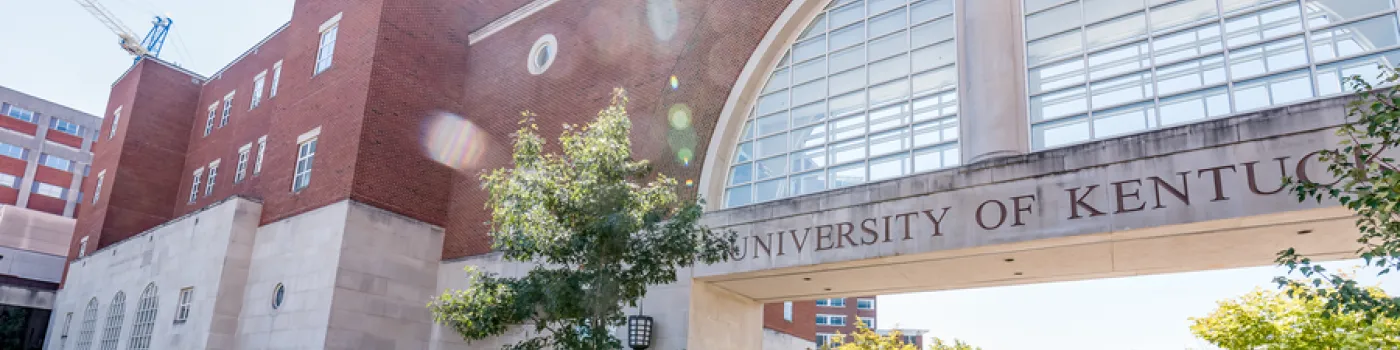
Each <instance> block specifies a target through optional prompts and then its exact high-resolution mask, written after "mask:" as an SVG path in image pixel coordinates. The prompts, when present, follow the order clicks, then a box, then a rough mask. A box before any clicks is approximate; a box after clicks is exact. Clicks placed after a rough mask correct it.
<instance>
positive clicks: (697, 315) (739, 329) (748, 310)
mask: <svg viewBox="0 0 1400 350" xmlns="http://www.w3.org/2000/svg"><path fill="white" fill-rule="evenodd" d="M689 323H690V324H689V331H688V332H686V333H687V334H686V338H687V339H686V344H688V346H686V348H687V349H762V348H763V303H759V302H758V301H755V300H753V299H749V298H746V297H744V296H742V295H738V294H734V293H733V292H730V291H728V290H725V289H724V288H720V287H718V286H715V285H713V284H710V283H706V282H702V281H694V282H693V284H691V288H690V322H689Z"/></svg>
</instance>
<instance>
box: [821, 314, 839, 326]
mask: <svg viewBox="0 0 1400 350" xmlns="http://www.w3.org/2000/svg"><path fill="white" fill-rule="evenodd" d="M817 325H818V326H838V327H839V326H845V325H846V315H826V314H817Z"/></svg>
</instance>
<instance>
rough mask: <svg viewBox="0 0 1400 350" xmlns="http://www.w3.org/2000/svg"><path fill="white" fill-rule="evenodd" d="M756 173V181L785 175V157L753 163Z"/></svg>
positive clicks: (786, 162) (786, 164) (786, 160)
mask: <svg viewBox="0 0 1400 350" xmlns="http://www.w3.org/2000/svg"><path fill="white" fill-rule="evenodd" d="M754 165H755V166H756V168H755V169H754V170H755V171H757V174H755V176H756V177H755V179H756V180H765V179H771V178H774V177H778V176H783V175H787V169H788V168H787V166H788V159H787V157H786V156H777V157H773V158H768V159H764V160H760V161H758V162H755V163H754Z"/></svg>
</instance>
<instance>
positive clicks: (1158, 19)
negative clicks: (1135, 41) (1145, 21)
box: [1150, 0, 1218, 32]
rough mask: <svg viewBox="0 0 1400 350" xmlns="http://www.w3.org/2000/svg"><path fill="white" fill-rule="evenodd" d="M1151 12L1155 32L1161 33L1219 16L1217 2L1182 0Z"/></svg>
mask: <svg viewBox="0 0 1400 350" xmlns="http://www.w3.org/2000/svg"><path fill="white" fill-rule="evenodd" d="M1150 12H1151V13H1152V31H1153V32H1161V31H1164V30H1168V29H1172V28H1175V27H1179V26H1181V25H1183V24H1188V23H1192V22H1196V21H1199V20H1204V19H1207V18H1212V17H1215V16H1216V15H1218V13H1217V12H1216V8H1215V0H1182V1H1177V2H1175V3H1171V4H1167V5H1162V6H1158V7H1154V8H1152V9H1151V10H1150Z"/></svg>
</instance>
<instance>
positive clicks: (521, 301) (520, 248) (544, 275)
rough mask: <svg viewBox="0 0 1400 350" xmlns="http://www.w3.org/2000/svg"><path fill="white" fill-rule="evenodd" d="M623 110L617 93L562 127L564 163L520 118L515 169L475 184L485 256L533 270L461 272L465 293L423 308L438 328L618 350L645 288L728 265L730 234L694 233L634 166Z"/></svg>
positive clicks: (682, 210) (664, 186) (689, 205)
mask: <svg viewBox="0 0 1400 350" xmlns="http://www.w3.org/2000/svg"><path fill="white" fill-rule="evenodd" d="M626 105H627V98H626V95H625V94H624V93H623V92H622V90H620V89H619V90H617V91H616V92H615V93H614V96H613V101H612V103H611V105H610V106H608V108H607V109H604V110H602V111H601V112H599V113H598V117H597V119H596V120H594V121H593V122H591V123H589V124H587V125H585V126H582V127H579V126H574V125H565V128H564V131H563V134H562V135H561V136H560V137H559V142H560V144H561V149H562V151H563V152H562V154H550V153H546V152H545V140H544V139H543V138H541V137H540V136H539V135H538V133H537V132H538V128H537V127H536V125H535V124H534V123H533V121H532V120H531V117H532V115H531V114H529V112H526V113H524V114H525V117H526V118H525V121H522V123H521V124H522V125H523V127H522V128H521V129H520V131H519V132H518V133H516V134H515V135H514V137H515V139H514V156H513V161H514V167H513V168H503V169H496V170H494V171H491V172H488V173H485V174H483V175H482V176H481V180H482V183H483V187H485V188H486V190H487V191H488V192H489V197H488V199H487V207H488V208H489V209H490V210H491V231H490V232H491V238H492V239H493V241H492V247H493V248H494V249H495V250H497V251H500V252H502V253H503V254H504V258H505V259H507V260H510V261H518V262H531V263H535V264H537V265H536V266H534V267H533V268H532V269H531V270H530V271H529V272H528V273H527V274H525V275H524V276H523V277H518V278H516V277H504V276H499V275H496V274H491V273H483V272H481V271H478V270H475V269H472V268H470V267H469V268H468V269H467V273H468V276H469V277H468V278H469V280H470V287H468V288H467V289H465V290H455V291H448V292H445V293H443V295H441V296H439V297H438V298H436V299H435V300H433V301H432V302H431V303H430V304H429V305H428V307H429V308H430V309H431V311H432V313H433V316H434V319H435V320H436V322H438V323H440V324H444V325H447V326H450V327H451V328H452V329H453V330H455V331H457V332H458V333H460V334H461V335H462V336H463V337H464V338H465V339H467V340H469V341H470V340H479V339H483V338H487V337H491V336H496V335H501V334H503V333H504V332H505V331H506V330H507V329H508V328H509V327H512V326H517V325H520V326H526V327H533V330H534V332H531V333H530V335H529V336H527V338H526V339H523V340H520V341H519V342H518V343H515V344H511V345H507V346H505V347H504V348H505V349H546V348H550V349H618V348H621V347H622V344H621V343H620V342H619V341H618V339H616V338H614V337H613V336H612V334H610V329H611V328H615V327H620V326H623V325H624V323H625V322H626V319H625V316H624V314H623V308H624V307H626V306H635V305H636V303H637V301H638V300H639V299H641V297H642V296H643V295H645V294H646V290H647V286H650V285H659V284H666V283H672V282H675V281H676V269H677V268H679V267H689V266H692V265H694V264H695V263H697V262H703V263H715V262H719V261H723V260H725V259H728V255H727V253H728V252H730V251H732V249H733V247H734V244H735V234H734V233H732V232H723V233H721V232H715V231H712V230H710V229H709V228H707V227H705V226H703V225H701V224H699V219H700V214H701V212H702V210H701V205H700V204H699V203H695V202H687V201H686V200H684V199H682V198H681V197H679V196H678V195H677V194H676V181H675V180H673V179H671V178H669V177H666V176H665V175H660V174H653V173H652V172H651V171H650V168H649V166H648V163H647V162H646V161H644V160H643V161H638V160H633V159H632V144H631V141H630V140H629V138H628V134H629V133H630V131H631V120H630V119H629V118H628V116H627V110H626ZM648 179H650V181H649V182H646V183H642V182H644V181H647V180H648Z"/></svg>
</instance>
